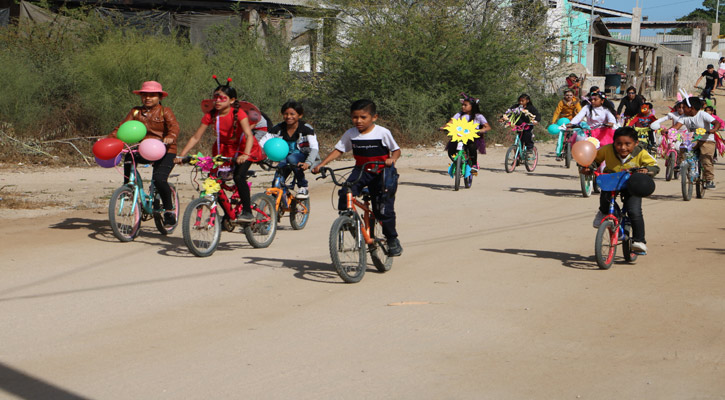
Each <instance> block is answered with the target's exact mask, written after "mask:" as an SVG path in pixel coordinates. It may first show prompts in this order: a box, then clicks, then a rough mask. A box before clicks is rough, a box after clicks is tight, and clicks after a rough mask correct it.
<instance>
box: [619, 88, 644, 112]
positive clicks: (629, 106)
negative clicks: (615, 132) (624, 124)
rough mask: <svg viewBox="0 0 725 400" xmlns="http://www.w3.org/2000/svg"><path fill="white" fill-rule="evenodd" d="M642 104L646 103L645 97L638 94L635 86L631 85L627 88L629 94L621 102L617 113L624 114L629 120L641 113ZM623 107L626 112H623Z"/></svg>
mask: <svg viewBox="0 0 725 400" xmlns="http://www.w3.org/2000/svg"><path fill="white" fill-rule="evenodd" d="M642 104H644V98H643V97H642V96H640V95H638V94H637V89H635V88H634V86H630V87H628V88H627V95H626V96H625V97H623V98H622V100H621V101H620V102H619V107H617V112H616V113H615V115H624V118H625V119H627V120H629V119H630V118H632V117H634V116H635V115H637V113H639V111H640V110H641V109H642ZM622 109H624V113H622Z"/></svg>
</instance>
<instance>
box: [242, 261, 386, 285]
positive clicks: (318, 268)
mask: <svg viewBox="0 0 725 400" xmlns="http://www.w3.org/2000/svg"><path fill="white" fill-rule="evenodd" d="M244 259H245V260H249V261H248V263H249V264H254V265H261V266H264V267H271V268H280V267H281V268H289V269H291V270H293V271H295V273H294V276H295V278H299V279H303V280H306V281H312V282H322V283H336V284H344V282H342V280H341V279H340V277H339V276H338V275H337V271H335V267H334V266H333V265H332V263H321V262H317V261H309V260H293V259H288V258H269V257H244ZM365 273H366V274H368V273H376V274H380V273H382V272H379V271H378V270H377V269H375V267H373V266H372V264H370V258H369V257H368V268H367V269H366V270H365ZM363 279H364V278H363Z"/></svg>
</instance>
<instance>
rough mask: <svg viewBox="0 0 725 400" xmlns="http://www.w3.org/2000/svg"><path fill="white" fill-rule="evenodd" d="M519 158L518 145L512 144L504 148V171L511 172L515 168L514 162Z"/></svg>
mask: <svg viewBox="0 0 725 400" xmlns="http://www.w3.org/2000/svg"><path fill="white" fill-rule="evenodd" d="M518 160H519V146H516V145H513V146H511V147H509V149H508V150H506V158H505V159H504V160H503V165H504V168H505V169H506V172H508V173H511V172H514V170H515V169H516V163H517V162H518Z"/></svg>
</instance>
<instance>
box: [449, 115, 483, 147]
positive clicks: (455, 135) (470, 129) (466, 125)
mask: <svg viewBox="0 0 725 400" xmlns="http://www.w3.org/2000/svg"><path fill="white" fill-rule="evenodd" d="M446 130H447V131H448V136H450V137H451V142H463V144H466V143H468V141H469V140H473V139H475V138H477V137H478V124H477V123H476V122H474V121H466V119H465V118H458V119H453V120H451V122H449V123H448V125H446Z"/></svg>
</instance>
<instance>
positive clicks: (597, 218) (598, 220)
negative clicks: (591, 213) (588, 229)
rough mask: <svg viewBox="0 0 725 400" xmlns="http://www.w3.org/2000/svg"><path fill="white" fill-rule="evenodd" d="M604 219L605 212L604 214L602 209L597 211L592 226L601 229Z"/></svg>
mask: <svg viewBox="0 0 725 400" xmlns="http://www.w3.org/2000/svg"><path fill="white" fill-rule="evenodd" d="M602 219H604V214H602V212H601V211H597V215H596V216H595V217H594V222H593V223H592V226H593V227H594V228H595V229H599V226H600V225H602Z"/></svg>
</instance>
